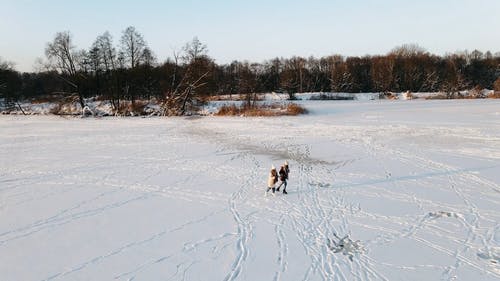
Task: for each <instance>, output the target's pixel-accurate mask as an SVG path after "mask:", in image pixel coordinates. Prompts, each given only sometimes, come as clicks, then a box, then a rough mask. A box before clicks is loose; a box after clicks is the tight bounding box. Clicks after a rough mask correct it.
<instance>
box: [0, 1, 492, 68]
mask: <svg viewBox="0 0 500 281" xmlns="http://www.w3.org/2000/svg"><path fill="white" fill-rule="evenodd" d="M128 26H135V28H136V29H137V30H138V31H139V32H140V33H141V34H142V35H143V36H144V39H145V40H146V42H147V43H148V45H149V47H150V48H151V49H152V50H153V52H154V53H155V54H156V56H157V58H158V60H159V61H160V62H161V61H164V60H166V59H167V57H171V56H172V50H174V49H179V48H181V47H182V46H183V45H184V44H185V43H186V42H187V41H190V40H191V39H192V38H193V37H194V36H197V37H198V38H199V40H200V41H201V42H203V43H205V44H207V46H208V51H209V52H208V54H209V56H211V57H212V58H214V59H215V60H216V62H217V63H220V64H222V63H228V62H231V61H232V60H236V59H237V60H249V61H252V62H262V61H264V60H266V59H271V58H274V57H277V56H279V57H291V56H294V55H298V56H304V57H307V56H311V55H313V56H316V57H321V56H326V55H331V54H341V55H348V56H363V55H367V54H368V55H375V54H385V53H387V52H388V51H390V50H391V49H392V48H394V47H396V46H400V45H402V44H405V43H416V44H418V45H420V46H421V47H424V48H425V49H427V50H428V51H430V52H432V53H435V54H438V55H443V54H445V53H449V52H455V51H461V50H474V49H478V50H480V51H483V52H485V51H487V50H490V51H491V52H493V53H495V52H498V51H500V0H434V1H432V0H412V1H405V0H378V1H377V0H350V1H348V0H346V1H340V0H309V1H306V0H303V1H298V0H288V1H284V0H277V1H273V0H246V1H243V0H231V1H230V0H179V1H153V0H141V1H138V0H134V1H129V0H73V1H71V0H12V1H10V0H0V36H1V40H0V57H2V58H3V60H7V61H12V62H14V63H15V68H16V69H17V70H19V71H33V66H34V63H35V60H36V58H37V57H42V58H44V50H45V46H46V44H47V43H48V42H50V41H52V40H53V38H54V35H55V34H56V33H57V32H59V31H70V32H71V34H72V36H73V42H74V43H75V45H76V46H77V48H79V49H89V47H90V46H91V44H92V43H93V41H94V40H95V38H96V37H97V36H98V35H101V34H102V33H104V32H105V31H109V32H110V33H111V34H112V35H113V38H114V42H115V45H118V43H119V39H120V37H121V32H122V31H123V30H124V29H125V28H127V27H128Z"/></svg>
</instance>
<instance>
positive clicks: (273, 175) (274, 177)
mask: <svg viewBox="0 0 500 281" xmlns="http://www.w3.org/2000/svg"><path fill="white" fill-rule="evenodd" d="M277 182H278V173H277V172H276V168H275V167H274V165H273V166H271V171H270V172H269V177H268V178H267V190H266V194H267V193H268V192H269V190H272V191H273V194H274V192H275V191H276V183H277Z"/></svg>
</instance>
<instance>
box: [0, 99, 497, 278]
mask: <svg viewBox="0 0 500 281" xmlns="http://www.w3.org/2000/svg"><path fill="white" fill-rule="evenodd" d="M300 103H302V104H303V105H304V106H306V107H307V108H308V109H309V111H310V112H311V113H310V114H309V115H305V116H299V117H275V118H238V117H236V118H230V117H189V118H158V117H154V118H116V117H108V118H100V119H96V118H74V117H71V118H62V117H56V116H14V115H5V116H0V132H1V134H0V279H1V280H6V281H10V280H498V279H499V278H500V184H499V183H500V173H499V171H500V169H499V168H500V101H498V100H446V101H424V100H416V101H411V102H408V101H371V102H360V101H334V102H332V101H300ZM284 160H288V162H289V163H290V168H291V173H290V180H289V185H288V192H289V194H288V195H283V194H281V193H280V194H277V195H276V196H275V197H273V196H270V195H269V196H267V197H264V191H265V189H266V179H267V173H268V170H269V168H270V167H271V165H272V164H274V165H275V166H279V165H281V164H282V162H283V161H284Z"/></svg>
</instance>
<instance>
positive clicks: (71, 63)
mask: <svg viewBox="0 0 500 281" xmlns="http://www.w3.org/2000/svg"><path fill="white" fill-rule="evenodd" d="M45 55H46V57H47V59H48V62H49V64H48V66H49V68H50V69H52V70H56V71H57V72H58V73H59V74H60V75H59V78H61V79H62V80H64V81H65V82H66V83H67V84H68V85H70V86H71V87H72V88H73V90H74V92H75V93H76V94H77V95H78V98H79V102H80V105H81V107H82V108H84V107H85V102H84V99H83V95H82V93H81V92H80V87H79V82H78V65H79V62H78V59H79V58H80V57H81V56H80V55H79V54H78V52H77V51H76V48H75V46H74V45H73V43H72V42H71V35H70V33H69V31H65V32H58V33H57V34H56V36H55V38H54V40H53V41H52V42H50V43H48V44H47V47H46V48H45Z"/></svg>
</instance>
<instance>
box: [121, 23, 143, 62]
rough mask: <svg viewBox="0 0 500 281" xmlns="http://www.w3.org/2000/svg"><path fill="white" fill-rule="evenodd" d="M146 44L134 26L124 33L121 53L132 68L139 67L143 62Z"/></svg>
mask: <svg viewBox="0 0 500 281" xmlns="http://www.w3.org/2000/svg"><path fill="white" fill-rule="evenodd" d="M145 48H146V42H145V41H144V38H143V37H142V35H141V34H140V33H139V32H138V31H137V30H136V29H135V27H133V26H129V27H127V29H125V30H124V31H123V34H122V38H121V51H122V52H123V55H124V57H125V60H126V61H127V62H128V63H129V67H130V68H135V67H137V66H138V65H139V64H140V62H141V57H142V55H143V52H144V49H145Z"/></svg>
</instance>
